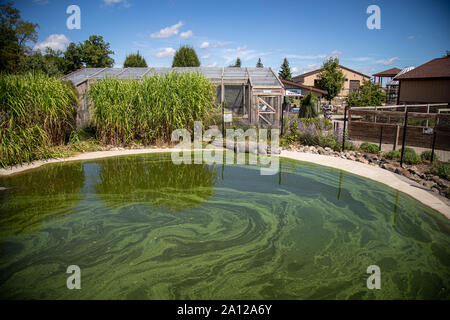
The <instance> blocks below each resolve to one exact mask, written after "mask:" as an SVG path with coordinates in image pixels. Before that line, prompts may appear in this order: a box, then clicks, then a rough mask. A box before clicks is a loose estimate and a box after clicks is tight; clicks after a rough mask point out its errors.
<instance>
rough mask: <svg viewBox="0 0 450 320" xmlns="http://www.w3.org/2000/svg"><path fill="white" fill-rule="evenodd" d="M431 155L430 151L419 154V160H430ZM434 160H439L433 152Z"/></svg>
mask: <svg viewBox="0 0 450 320" xmlns="http://www.w3.org/2000/svg"><path fill="white" fill-rule="evenodd" d="M431 153H432V152H431V151H430V150H427V151H424V152H422V153H421V154H420V158H421V159H422V161H424V160H431ZM434 160H439V157H438V156H437V155H436V153H434V152H433V161H434Z"/></svg>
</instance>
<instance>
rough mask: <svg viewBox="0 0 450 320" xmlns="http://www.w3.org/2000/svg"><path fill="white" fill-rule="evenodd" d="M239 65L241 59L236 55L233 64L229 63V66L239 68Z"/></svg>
mask: <svg viewBox="0 0 450 320" xmlns="http://www.w3.org/2000/svg"><path fill="white" fill-rule="evenodd" d="M241 65H242V62H241V59H240V58H239V57H238V58H237V59H236V62H235V63H234V64H233V65H231V66H230V67H232V68H240V67H241Z"/></svg>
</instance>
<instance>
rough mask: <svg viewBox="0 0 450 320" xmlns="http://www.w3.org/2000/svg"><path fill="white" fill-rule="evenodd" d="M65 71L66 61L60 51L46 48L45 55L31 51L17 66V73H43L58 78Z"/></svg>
mask: <svg viewBox="0 0 450 320" xmlns="http://www.w3.org/2000/svg"><path fill="white" fill-rule="evenodd" d="M65 70H66V61H65V60H64V54H63V52H62V51H61V50H53V49H52V48H46V49H45V54H42V53H41V52H40V51H33V52H32V53H30V54H28V55H26V56H25V57H24V58H23V59H22V60H21V61H20V64H19V68H18V71H19V72H22V73H25V72H29V71H32V72H43V73H45V74H47V75H49V76H55V77H60V76H62V75H63V74H64V72H65Z"/></svg>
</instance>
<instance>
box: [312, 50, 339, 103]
mask: <svg viewBox="0 0 450 320" xmlns="http://www.w3.org/2000/svg"><path fill="white" fill-rule="evenodd" d="M344 82H345V76H344V73H343V72H342V70H341V69H340V68H339V59H338V58H336V57H331V58H329V59H327V60H325V62H324V63H323V66H322V71H321V72H320V74H319V77H318V79H317V83H316V87H317V88H319V89H322V90H326V91H327V92H328V93H327V94H326V95H325V98H327V99H328V101H331V100H332V99H333V98H334V97H336V96H337V95H338V94H339V92H341V90H342V87H343V86H344Z"/></svg>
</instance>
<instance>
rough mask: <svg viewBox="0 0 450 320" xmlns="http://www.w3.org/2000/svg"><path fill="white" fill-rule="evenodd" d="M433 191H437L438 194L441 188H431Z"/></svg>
mask: <svg viewBox="0 0 450 320" xmlns="http://www.w3.org/2000/svg"><path fill="white" fill-rule="evenodd" d="M431 191H433V192H434V193H437V194H439V193H440V190H439V189H438V188H436V187H433V188H431Z"/></svg>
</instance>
